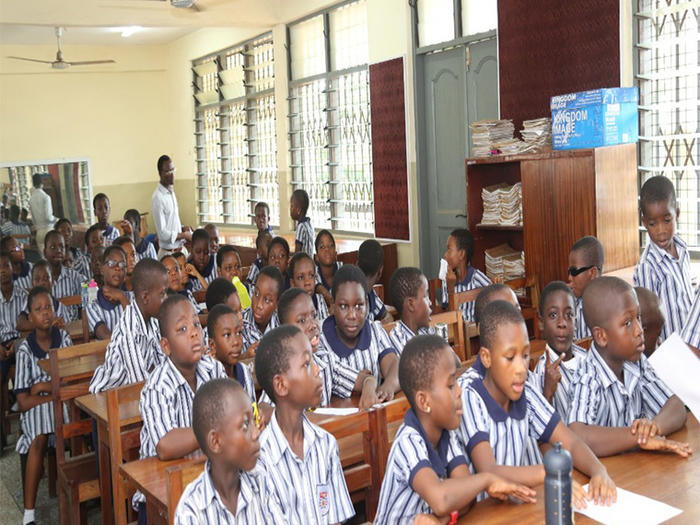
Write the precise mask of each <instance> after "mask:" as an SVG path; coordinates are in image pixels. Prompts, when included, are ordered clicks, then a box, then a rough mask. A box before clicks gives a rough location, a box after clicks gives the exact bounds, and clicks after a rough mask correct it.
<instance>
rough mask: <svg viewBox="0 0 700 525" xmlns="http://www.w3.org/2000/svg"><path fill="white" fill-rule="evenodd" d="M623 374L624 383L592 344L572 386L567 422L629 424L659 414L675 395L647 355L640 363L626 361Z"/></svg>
mask: <svg viewBox="0 0 700 525" xmlns="http://www.w3.org/2000/svg"><path fill="white" fill-rule="evenodd" d="M622 375H623V379H624V384H623V383H622V382H621V381H620V380H619V379H618V378H617V376H616V375H615V372H613V371H612V370H611V369H610V367H609V366H608V364H607V363H606V362H605V361H604V360H603V357H602V356H601V355H600V353H599V352H598V349H597V348H596V346H595V344H593V345H591V349H590V350H589V351H588V355H587V356H586V360H585V361H584V362H583V363H582V364H581V366H580V367H579V369H578V372H577V374H576V377H575V378H574V381H573V384H572V385H571V387H570V388H571V390H570V392H569V396H570V398H571V399H570V401H571V409H570V411H569V418H568V420H567V423H568V424H571V423H575V422H580V423H584V424H586V425H597V426H601V427H629V426H631V425H632V423H633V422H634V420H635V419H639V418H648V419H652V418H654V417H656V415H657V414H658V413H659V412H660V411H661V409H662V408H663V406H664V405H665V404H666V401H668V398H670V397H671V396H672V395H673V392H671V390H670V389H669V388H668V387H667V386H666V385H665V384H664V382H663V381H661V379H659V377H658V376H657V375H656V373H655V372H654V369H653V368H652V366H651V364H650V363H649V361H647V358H646V356H644V355H641V356H640V358H639V361H638V362H636V363H633V362H631V361H625V363H624V364H623V365H622Z"/></svg>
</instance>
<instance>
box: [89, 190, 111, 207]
mask: <svg viewBox="0 0 700 525" xmlns="http://www.w3.org/2000/svg"><path fill="white" fill-rule="evenodd" d="M101 199H104V200H106V201H107V202H109V197H107V194H106V193H98V194H97V195H95V196H94V197H93V198H92V207H93V208H96V207H97V201H99V200H101Z"/></svg>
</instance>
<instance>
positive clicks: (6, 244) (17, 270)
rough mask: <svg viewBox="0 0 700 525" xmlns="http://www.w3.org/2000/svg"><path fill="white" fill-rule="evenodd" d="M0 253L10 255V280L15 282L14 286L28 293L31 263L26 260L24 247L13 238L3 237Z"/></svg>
mask: <svg viewBox="0 0 700 525" xmlns="http://www.w3.org/2000/svg"><path fill="white" fill-rule="evenodd" d="M0 251H3V252H5V253H7V254H9V255H10V261H11V262H12V279H13V280H14V281H15V286H17V288H19V289H20V290H24V291H26V292H29V290H30V288H31V283H32V278H31V275H30V273H31V270H32V263H30V262H29V261H27V260H26V257H25V254H24V247H23V246H22V245H21V244H20V243H18V242H17V239H15V238H14V237H3V238H2V241H1V242H0Z"/></svg>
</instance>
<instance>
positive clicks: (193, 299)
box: [177, 288, 206, 333]
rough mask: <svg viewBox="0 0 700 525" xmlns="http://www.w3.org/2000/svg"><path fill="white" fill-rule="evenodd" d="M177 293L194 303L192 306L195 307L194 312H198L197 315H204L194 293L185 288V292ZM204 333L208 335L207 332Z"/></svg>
mask: <svg viewBox="0 0 700 525" xmlns="http://www.w3.org/2000/svg"><path fill="white" fill-rule="evenodd" d="M177 293H179V294H180V295H182V296H184V297H186V298H187V300H188V301H189V302H190V303H192V306H194V311H195V312H197V315H199V314H201V313H202V309H201V308H200V307H199V303H198V302H197V299H195V298H194V294H193V293H192V291H191V290H189V289H188V288H185V289H184V290H181V291H179V292H177ZM204 332H205V333H206V330H205V331H204Z"/></svg>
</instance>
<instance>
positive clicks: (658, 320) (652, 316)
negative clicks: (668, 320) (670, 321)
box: [634, 286, 697, 357]
mask: <svg viewBox="0 0 700 525" xmlns="http://www.w3.org/2000/svg"><path fill="white" fill-rule="evenodd" d="M634 293H635V294H637V300H639V311H640V313H641V314H642V330H643V331H644V355H645V356H647V357H651V354H653V353H654V351H655V350H656V345H658V344H659V338H660V337H661V330H662V329H663V327H664V322H665V321H664V314H663V312H662V311H661V305H660V304H659V296H658V295H656V294H655V293H654V292H652V291H651V290H649V289H647V288H644V287H643V286H635V287H634ZM696 297H697V293H696ZM693 310H695V301H693V307H692V308H691V312H689V313H688V318H687V319H686V324H685V326H684V327H683V331H682V332H681V333H680V336H681V338H682V339H683V340H684V341H685V342H686V344H689V345H691V346H693V342H692V338H691V337H687V336H688V334H687V332H686V329H687V327H688V324H690V321H691V319H692V316H693V313H692V312H693ZM694 315H697V314H694Z"/></svg>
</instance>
